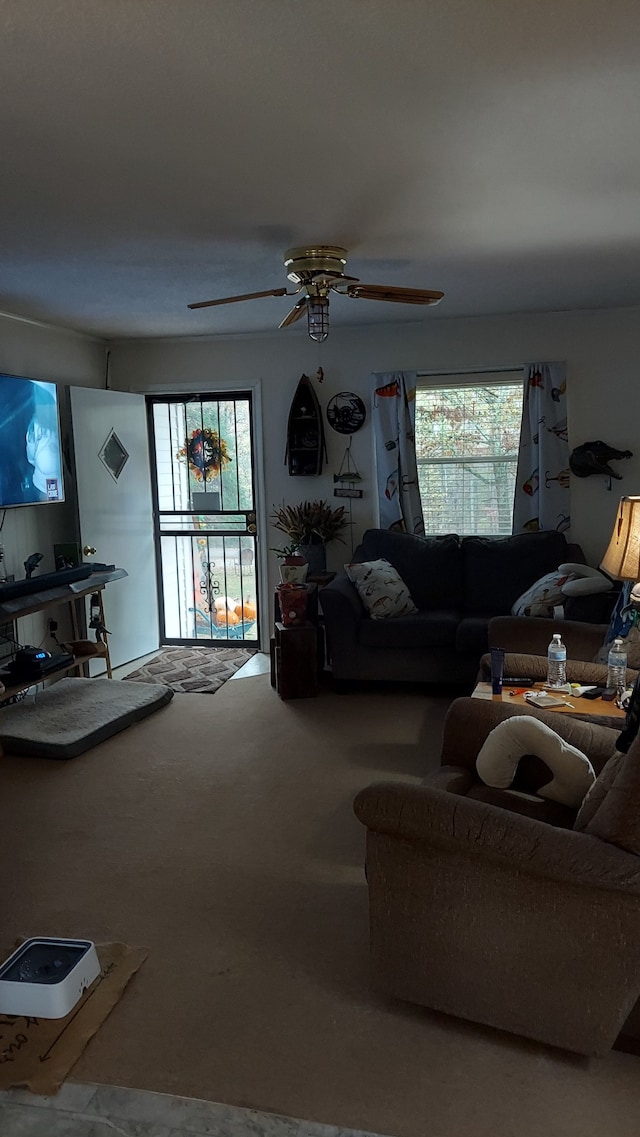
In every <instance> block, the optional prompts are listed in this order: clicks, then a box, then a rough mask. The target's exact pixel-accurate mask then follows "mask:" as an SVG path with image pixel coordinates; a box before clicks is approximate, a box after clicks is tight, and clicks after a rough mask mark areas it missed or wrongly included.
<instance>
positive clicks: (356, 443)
mask: <svg viewBox="0 0 640 1137" xmlns="http://www.w3.org/2000/svg"><path fill="white" fill-rule="evenodd" d="M639 358H640V310H639V309H635V308H634V309H611V310H597V311H580V312H555V313H545V314H541V315H514V316H502V317H477V318H473V319H443V318H438V319H436V318H434V316H433V314H431V313H429V314H428V315H426V316H425V318H424V320H421V321H420V322H419V323H415V322H414V323H405V324H402V323H397V324H384V325H377V326H370V327H360V328H350V329H343V328H340V327H339V326H333V327H332V329H331V332H330V333H329V337H328V339H327V340H326V341H325V343H323V344H322V345H317V344H315V343H313V342H312V341H311V340H310V339H309V338H308V336H307V334H306V331H305V330H301V331H298V330H297V329H294V328H288V329H286V330H283V331H279V332H274V333H272V334H269V335H263V336H254V337H239V336H228V337H217V338H214V337H211V338H209V337H205V338H198V339H167V340H153V341H151V340H149V341H145V340H136V341H127V342H121V343H117V344H114V345H112V355H111V374H112V385H113V386H114V387H121V388H122V389H123V390H130V391H140V392H151V391H154V392H173V391H175V392H184V391H187V390H188V391H194V392H195V391H207V390H211V389H213V388H214V387H215V385H216V384H217V383H229V384H233V385H235V386H236V387H237V388H239V389H240V388H242V386H243V384H247V383H253V382H255V381H256V380H260V382H261V387H262V406H263V439H264V485H265V494H264V498H265V503H266V510H267V512H268V511H269V510H270V508H271V506H272V505H273V504H274V503H278V502H281V501H283V500H284V501H287V502H295V501H299V500H302V499H304V498H307V497H310V496H313V497H325V498H327V499H328V500H330V501H332V502H333V503H334V504H340V502H339V501H338V500H337V499H334V498H333V477H332V475H333V473H335V472H337V470H338V468H339V465H340V460H341V458H342V455H343V453H344V448H345V443H346V441H347V439H346V438H345V437H344V436H342V435H338V434H336V433H335V432H334V431H333V430H331V428H330V427H328V426H327V432H326V433H327V447H328V455H329V461H328V463H327V465H326V466H325V468H324V471H323V474H322V475H320V476H319V477H317V478H295V479H292V478H290V477H289V476H288V474H287V471H286V468H285V465H284V454H285V429H286V422H287V415H288V410H289V404H290V401H291V398H292V395H293V392H294V390H295V387H296V384H297V381H298V379H299V378H300V375H301V374H302V373H303V372H304V373H306V374H307V375H309V376H310V377H312V378H313V377H314V376H315V375H316V372H317V369H318V365H319V363H321V365H322V368H323V370H324V376H325V378H324V381H323V382H322V384H319V385H317V386H316V390H317V393H318V396H319V399H320V403H321V405H322V407H323V409H324V408H325V407H326V405H327V403H328V401H329V399H330V398H331V397H332V396H333V395H334V394H336V393H337V392H339V391H345V390H346V391H354V392H356V393H357V394H359V395H360V396H361V397H362V398H363V399H364V401H365V404H366V406H367V410H368V411H369V408H370V388H371V379H370V376H371V373H372V372H374V371H390V370H400V369H412V370H413V369H415V370H418V371H425V372H429V371H431V372H438V371H456V370H465V369H473V368H494V367H501V366H506V365H519V364H522V363H524V362H529V361H534V360H552V359H555V360H559V359H563V360H566V361H567V364H568V405H569V444H570V447H571V448H573V447H574V446H577V445H580V444H581V443H582V442H586V441H590V440H592V439H598V438H602V439H604V440H605V441H606V442H608V443H609V444H610V445H612V446H615V447H618V448H620V449H622V450H624V449H629V450H631V451H633V458H631V459H629V460H625V461H624V462H620V463H614V468H616V469H618V471H619V472H620V473H621V474H622V475H623V479H622V481H613V483H612V488H611V490H609V488H608V481H607V480H606V479H605V478H602V477H590V478H584V479H579V478H573V479H572V491H571V492H572V517H573V526H572V538H573V540H576V541H579V542H580V543H581V544H582V546H583V548H584V550H585V553H586V555H587V558H588V560H589V562H590V563H591V564H594V565H597V564H598V562H599V560H600V558H601V556H602V554H603V552H604V549H605V547H606V543H607V541H608V539H609V536H610V533H611V529H612V526H613V521H614V517H615V509H616V504H617V502H618V498H619V496H621V495H622V494H623V493H624V494H635V493H640V447H639V445H638V438H637V433H638V432H637V428H636V425H635V409H636V407H637V406H638V402H639V395H638V359H639ZM353 455H354V458H355V461H356V464H357V466H358V468H359V470H360V473H361V474H362V476H363V478H364V479H365V480H364V483H363V485H364V497H363V499H362V500H355V501H353V520H354V541H355V542H357V540H358V538H359V537H360V535H361V533H362V532H363V531H364V529H366V528H367V527H368V526H369V525H372V524H375V523H376V506H375V487H374V484H373V452H372V434H371V427H370V419H369V417H368V418H367V422H366V424H365V426H364V427H363V428H362V429H361V430H360V431H359V432H358V433H357V434H355V435H354V436H353ZM278 543H280V542H279V540H278V534H277V532H276V531H274V530H270V531H269V532H268V533H267V544H268V545H269V546H272V545H274V544H278ZM350 545H351V543H350V542H349V543H348V545H347V546H343V545H338V544H334V545H333V546H331V547H330V549H329V555H328V561H329V567H332V568H337V567H338V566H339V565H340V563H341V562H342V561H343V560H344V559H345V555H348V552H349V550H350ZM270 560H271V561H274V560H275V558H270ZM275 569H276V566H275V565H274V564H271V565H270V573H271V576H272V578H274V579H275V575H276V573H275Z"/></svg>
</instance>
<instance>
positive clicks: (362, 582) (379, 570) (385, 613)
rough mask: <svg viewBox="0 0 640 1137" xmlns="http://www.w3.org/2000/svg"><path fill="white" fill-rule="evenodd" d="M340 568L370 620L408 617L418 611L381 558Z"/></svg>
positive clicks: (406, 589) (406, 591)
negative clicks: (352, 585) (350, 582)
mask: <svg viewBox="0 0 640 1137" xmlns="http://www.w3.org/2000/svg"><path fill="white" fill-rule="evenodd" d="M344 567H345V572H346V574H347V576H348V577H349V580H351V581H352V582H353V584H355V586H356V588H357V590H358V595H359V597H360V599H361V600H362V603H363V604H364V606H365V608H366V609H367V612H368V613H369V615H370V616H371V619H372V620H387V619H388V618H389V617H390V616H408V615H410V614H411V613H412V612H417V611H418V609H417V608H416V606H415V604H414V603H413V600H412V599H411V595H410V593H409V589H408V588H407V586H406V584H405V583H404V581H403V579H402V577H401V576H400V574H399V573H398V571H397V569H395V568H394V567H393V565H392V564H390V563H389V561H387V560H385V559H384V557H381V558H380V559H379V560H377V561H363V562H362V564H351V565H345V566H344Z"/></svg>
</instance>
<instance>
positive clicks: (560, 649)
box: [547, 632, 567, 688]
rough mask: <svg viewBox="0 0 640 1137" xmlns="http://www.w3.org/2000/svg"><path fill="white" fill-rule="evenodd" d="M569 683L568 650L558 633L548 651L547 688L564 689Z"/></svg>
mask: <svg viewBox="0 0 640 1137" xmlns="http://www.w3.org/2000/svg"><path fill="white" fill-rule="evenodd" d="M566 682H567V649H566V647H565V646H564V644H563V642H562V636H561V635H560V633H559V632H556V633H555V634H554V636H553V639H552V640H551V643H550V644H549V647H548V649H547V687H555V688H558V687H564V685H565V683H566Z"/></svg>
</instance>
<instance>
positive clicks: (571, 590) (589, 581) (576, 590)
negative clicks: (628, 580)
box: [558, 563, 613, 596]
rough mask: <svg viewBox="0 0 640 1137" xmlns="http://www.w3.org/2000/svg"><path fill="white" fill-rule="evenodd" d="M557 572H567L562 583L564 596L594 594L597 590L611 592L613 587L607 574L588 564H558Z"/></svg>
mask: <svg viewBox="0 0 640 1137" xmlns="http://www.w3.org/2000/svg"><path fill="white" fill-rule="evenodd" d="M558 572H564V573H566V574H567V580H566V583H565V584H563V585H562V591H563V593H564V595H565V596H595V595H596V594H597V593H599V592H611V590H612V587H613V586H612V583H611V580H610V579H609V577H608V576H605V575H604V573H601V572H599V571H598V569H594V568H591V566H590V565H579V564H573V563H568V564H564V565H558Z"/></svg>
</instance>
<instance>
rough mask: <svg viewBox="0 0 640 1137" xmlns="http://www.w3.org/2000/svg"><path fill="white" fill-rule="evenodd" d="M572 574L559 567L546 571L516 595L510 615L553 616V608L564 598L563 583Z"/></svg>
mask: <svg viewBox="0 0 640 1137" xmlns="http://www.w3.org/2000/svg"><path fill="white" fill-rule="evenodd" d="M574 575H575V574H572V573H567V572H560V571H559V569H556V570H555V571H554V572H548V573H546V575H545V576H542V577H540V580H536V582H535V584H532V585H531V587H530V588H527V590H526V592H523V593H522V596H519V597H518V599H517V600H516V601H515V603H514V605H513V607H512V609H511V615H512V616H553V609H554V608H555V607H556V605H557V604H562V601H563V600H564V594H563V592H562V586H563V584H566V583H567V581H568V580H573V578H574Z"/></svg>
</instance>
